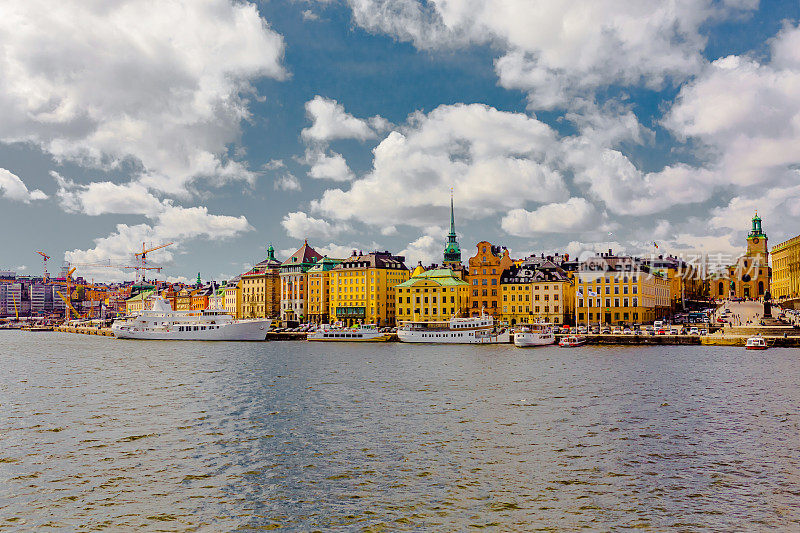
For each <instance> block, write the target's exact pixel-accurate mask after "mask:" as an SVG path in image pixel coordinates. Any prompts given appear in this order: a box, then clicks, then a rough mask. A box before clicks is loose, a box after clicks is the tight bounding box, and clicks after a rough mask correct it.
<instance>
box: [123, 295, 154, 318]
mask: <svg viewBox="0 0 800 533" xmlns="http://www.w3.org/2000/svg"><path fill="white" fill-rule="evenodd" d="M154 292H155V291H154V290H152V289H151V290H147V291H142V292H140V293H139V294H137V295H136V296H134V297H132V298H128V299H127V300H125V314H127V315H132V314H134V313H141V312H142V311H144V310H145V309H149V308H150V306H149V305H148V304H149V303H150V301H149V299H150V297H151V296H152V295H153V293H154Z"/></svg>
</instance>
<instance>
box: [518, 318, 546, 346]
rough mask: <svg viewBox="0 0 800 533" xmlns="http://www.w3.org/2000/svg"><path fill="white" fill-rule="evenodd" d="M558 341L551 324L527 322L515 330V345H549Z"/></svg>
mask: <svg viewBox="0 0 800 533" xmlns="http://www.w3.org/2000/svg"><path fill="white" fill-rule="evenodd" d="M555 342H556V335H555V333H553V328H552V327H551V326H550V324H530V325H528V324H525V325H523V326H520V327H518V328H517V329H516V330H515V331H514V346H518V347H520V348H527V347H529V346H547V345H548V344H554V343H555Z"/></svg>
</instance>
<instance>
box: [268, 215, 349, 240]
mask: <svg viewBox="0 0 800 533" xmlns="http://www.w3.org/2000/svg"><path fill="white" fill-rule="evenodd" d="M281 225H282V226H283V228H284V229H285V230H286V233H287V234H288V235H289V236H290V237H293V238H295V239H330V238H332V237H336V236H337V235H339V234H341V233H343V232H345V231H349V230H350V229H351V228H350V227H349V226H348V225H347V224H331V223H330V222H328V221H327V220H324V219H321V218H314V217H310V216H308V215H307V214H305V213H303V212H302V211H295V212H293V213H289V214H287V215H286V216H285V217H283V220H282V221H281Z"/></svg>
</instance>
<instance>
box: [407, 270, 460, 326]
mask: <svg viewBox="0 0 800 533" xmlns="http://www.w3.org/2000/svg"><path fill="white" fill-rule="evenodd" d="M394 289H395V309H396V310H397V312H396V321H397V322H398V323H400V322H405V321H411V322H444V321H446V320H449V319H450V318H451V317H454V316H467V313H468V312H469V283H467V282H466V281H464V280H462V279H461V278H460V277H459V276H458V275H457V274H456V273H454V272H453V271H452V270H450V269H449V268H437V269H431V270H427V271H426V270H425V269H424V268H422V266H421V265H420V266H418V267H417V268H415V269H414V272H413V275H412V276H411V278H409V279H408V280H406V281H404V282H403V283H400V284H399V285H396V286H395V288H394Z"/></svg>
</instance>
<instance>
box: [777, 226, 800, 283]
mask: <svg viewBox="0 0 800 533" xmlns="http://www.w3.org/2000/svg"><path fill="white" fill-rule="evenodd" d="M771 293H772V297H773V298H779V299H785V298H798V297H800V235H798V236H797V237H793V238H791V239H789V240H788V241H784V242H782V243H780V244H778V245H777V246H774V247H773V248H772V289H771Z"/></svg>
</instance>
